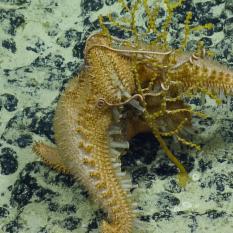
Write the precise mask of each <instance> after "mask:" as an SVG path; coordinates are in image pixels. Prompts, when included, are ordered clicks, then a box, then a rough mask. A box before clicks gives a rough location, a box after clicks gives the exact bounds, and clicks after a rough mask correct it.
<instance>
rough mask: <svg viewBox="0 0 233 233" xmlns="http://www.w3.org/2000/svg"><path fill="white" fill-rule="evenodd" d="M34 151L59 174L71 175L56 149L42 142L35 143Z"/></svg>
mask: <svg viewBox="0 0 233 233" xmlns="http://www.w3.org/2000/svg"><path fill="white" fill-rule="evenodd" d="M32 150H33V152H34V153H36V154H37V155H38V156H39V157H40V158H41V159H42V160H43V162H44V163H45V164H46V165H48V166H50V167H51V168H53V169H55V170H56V171H58V172H62V173H66V174H69V170H68V169H67V167H66V166H65V165H64V163H63V162H62V160H61V157H60V155H59V153H58V150H57V148H56V147H52V146H48V145H46V144H44V143H42V142H36V143H34V145H33V147H32Z"/></svg>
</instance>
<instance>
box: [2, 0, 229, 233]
mask: <svg viewBox="0 0 233 233" xmlns="http://www.w3.org/2000/svg"><path fill="white" fill-rule="evenodd" d="M120 11H121V9H120V6H119V5H117V4H116V3H115V0H105V1H104V0H81V1H80V0H69V1H68V0H67V1H62V0H0V232H4V233H5V232H7V233H68V232H75V233H91V232H92V233H94V232H98V225H99V222H100V220H101V219H102V218H103V216H104V213H102V211H100V210H99V209H98V207H97V206H96V205H95V204H94V203H92V202H91V201H90V200H89V198H88V193H87V192H85V191H84V190H83V189H82V187H80V186H79V184H78V183H77V182H75V181H74V180H73V179H72V177H70V176H65V175H63V174H58V173H56V172H54V171H52V170H51V169H49V168H48V167H46V166H44V165H43V164H42V162H40V161H39V159H38V158H37V157H36V156H35V155H34V154H33V153H32V151H31V146H32V143H33V141H35V140H42V141H51V142H54V137H53V129H52V118H53V114H54V109H55V107H56V102H57V100H58V97H59V94H60V93H61V91H62V90H63V89H64V85H65V83H66V82H67V81H68V80H69V79H70V78H71V77H72V76H73V75H75V74H76V73H78V72H79V70H80V69H81V67H82V64H83V53H82V52H83V47H84V44H85V39H86V38H87V36H88V35H89V34H90V33H91V32H92V31H94V30H97V29H98V23H97V17H98V15H99V14H102V15H106V14H107V13H108V12H116V14H119V12H120ZM185 11H192V12H193V20H192V24H198V23H200V24H204V23H207V22H213V23H214V25H215V28H214V29H213V30H211V31H209V32H208V33H207V34H204V35H202V34H198V33H197V34H195V35H193V36H192V38H191V42H190V43H189V49H192V46H193V45H194V44H195V43H193V42H194V41H195V40H197V39H200V38H203V39H202V40H203V41H204V42H205V44H206V47H210V48H212V49H213V50H215V51H216V59H217V60H219V61H221V62H222V63H224V64H226V65H228V66H231V67H232V68H233V55H232V54H233V53H232V51H233V48H232V41H233V2H232V0H213V1H207V0H192V1H190V0H187V1H186V3H185V4H184V5H183V6H182V8H181V9H179V10H177V11H176V24H174V27H173V30H172V35H173V39H172V43H173V45H174V46H175V45H176V43H177V39H178V38H179V34H178V33H177V32H176V29H177V28H178V26H179V25H181V22H183V21H184V14H185ZM163 14H164V12H163V11H161V16H163ZM174 22H175V21H174ZM111 31H112V33H113V34H114V35H117V36H120V37H122V36H124V35H123V34H122V32H121V31H119V30H117V29H116V28H115V29H114V28H112V30H111ZM176 37H177V39H175V38H176ZM191 104H195V106H196V108H197V109H203V110H204V111H205V112H206V113H207V114H208V115H209V117H208V118H207V119H206V120H200V119H194V122H193V123H194V126H195V130H194V131H196V132H195V133H194V134H193V135H192V140H193V141H194V142H196V143H199V144H201V145H202V152H201V153H197V152H195V151H192V150H189V149H188V148H186V147H179V146H177V145H176V143H175V142H174V141H172V140H169V146H170V147H171V148H172V150H173V151H174V152H175V153H176V154H177V156H178V157H179V159H180V160H181V161H182V162H183V164H184V165H185V166H186V168H187V170H188V171H189V172H190V177H191V182H190V183H189V184H188V185H187V187H186V188H185V189H181V188H180V187H179V186H178V184H177V179H176V174H177V169H176V168H175V167H174V165H173V164H171V163H170V162H169V161H168V159H167V158H166V157H165V156H164V154H163V152H162V151H161V149H160V148H159V145H158V143H157V142H156V140H155V139H154V138H153V137H152V135H150V134H147V135H138V136H137V137H136V138H134V139H133V140H132V141H131V142H130V145H131V148H130V151H129V152H128V153H127V154H126V155H125V157H123V158H122V170H126V171H127V172H128V173H129V174H130V175H131V177H132V183H133V184H138V188H134V189H132V198H133V199H134V200H135V201H136V202H137V203H138V209H139V210H140V211H141V216H139V217H138V223H137V224H138V226H139V227H138V230H137V232H141V230H140V227H142V228H143V230H144V232H145V233H165V232H169V233H176V232H177V233H212V232H222V233H231V232H232V231H233V101H232V100H231V98H228V99H227V100H226V101H225V104H224V105H223V106H221V107H217V106H216V105H215V104H214V102H213V101H211V100H210V99H207V101H206V104H204V105H200V99H198V98H196V99H194V100H192V101H191Z"/></svg>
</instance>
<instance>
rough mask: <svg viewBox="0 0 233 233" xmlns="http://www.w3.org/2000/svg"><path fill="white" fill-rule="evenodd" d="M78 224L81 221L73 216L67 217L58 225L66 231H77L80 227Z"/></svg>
mask: <svg viewBox="0 0 233 233" xmlns="http://www.w3.org/2000/svg"><path fill="white" fill-rule="evenodd" d="M80 224H81V219H80V218H78V217H74V216H70V217H67V218H65V219H64V220H63V221H62V222H61V223H60V225H61V226H62V227H63V228H64V229H66V230H68V231H73V230H75V229H77V228H78V227H80Z"/></svg>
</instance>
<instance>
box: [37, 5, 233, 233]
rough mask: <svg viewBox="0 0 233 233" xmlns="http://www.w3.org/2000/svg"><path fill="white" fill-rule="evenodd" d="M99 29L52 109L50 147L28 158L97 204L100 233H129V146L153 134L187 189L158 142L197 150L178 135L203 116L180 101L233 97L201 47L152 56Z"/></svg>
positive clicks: (230, 79) (232, 79)
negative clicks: (68, 178) (125, 160)
mask: <svg viewBox="0 0 233 233" xmlns="http://www.w3.org/2000/svg"><path fill="white" fill-rule="evenodd" d="M144 2H146V1H144ZM148 14H149V13H148ZM132 15H133V14H132ZM134 17H135V16H134ZM151 18H152V16H151ZM187 18H188V17H187ZM187 21H188V20H187ZM100 24H101V19H100ZM101 25H102V29H103V30H102V32H101V33H96V34H93V35H91V36H90V37H89V38H88V39H87V41H86V46H85V49H84V54H85V68H84V69H83V70H82V71H81V72H80V74H79V75H78V76H77V77H74V78H73V79H71V80H70V81H69V83H68V85H67V86H66V88H65V91H64V93H63V94H62V95H61V97H60V99H59V101H58V104H57V108H56V111H55V117H54V133H55V141H56V145H52V146H48V145H46V144H44V143H41V142H38V143H35V144H34V146H33V151H34V152H35V153H36V154H38V155H39V156H40V157H41V158H42V159H43V161H44V162H45V163H46V164H48V165H49V166H50V167H52V168H54V169H55V170H57V171H59V172H64V173H67V174H71V175H73V176H74V177H75V178H76V179H77V180H78V181H79V182H80V183H81V184H82V185H83V186H84V187H85V188H86V189H87V190H88V191H89V193H90V195H91V196H92V198H93V199H94V200H96V202H98V203H99V204H100V206H101V208H103V209H104V210H105V212H106V213H107V219H106V220H103V222H102V223H101V226H100V229H101V232H102V233H131V232H133V229H134V225H135V224H134V221H135V218H136V214H135V212H134V203H132V201H131V199H130V191H129V190H130V188H131V182H130V180H129V177H127V175H126V174H125V173H123V172H121V170H120V165H121V164H120V156H121V155H122V154H123V153H124V152H125V150H127V149H128V147H129V144H128V140H130V139H131V138H132V137H134V136H135V135H136V134H138V133H140V132H152V133H153V134H154V136H155V137H156V139H157V140H158V142H159V144H160V146H161V148H162V149H163V150H164V152H165V154H166V155H167V156H168V157H169V159H170V160H171V161H172V162H174V164H175V165H176V166H177V167H178V169H179V171H180V174H179V180H180V184H181V185H183V186H185V184H186V183H187V181H188V174H187V172H186V170H185V168H184V167H183V165H182V164H181V163H180V162H179V161H178V160H177V158H176V157H175V156H174V155H173V153H172V152H171V151H170V149H169V148H168V146H167V145H166V142H165V140H164V139H163V138H164V137H169V136H174V137H176V138H177V139H178V141H180V142H181V143H183V144H185V145H188V146H191V147H194V148H196V149H200V148H199V146H198V145H196V144H194V143H192V142H190V141H188V140H186V139H185V138H184V137H183V136H182V135H183V131H184V130H185V129H186V128H188V127H191V125H192V124H191V119H192V116H193V115H197V116H199V117H205V115H204V114H203V113H201V112H195V111H194V110H192V109H191V108H190V107H189V106H188V104H186V103H185V102H184V100H183V99H184V97H186V96H193V95H194V94H195V93H204V94H207V95H209V96H210V97H212V98H214V99H215V100H216V101H217V102H219V100H218V98H217V95H218V94H219V93H220V92H223V93H225V94H226V95H227V94H229V95H230V94H232V91H233V72H232V71H230V70H228V69H226V68H222V67H221V66H220V65H216V63H213V62H212V61H210V60H208V59H206V58H205V56H206V51H205V49H204V48H203V47H202V46H200V47H199V48H198V49H197V51H196V52H194V53H193V54H188V53H185V52H182V51H181V50H179V49H177V50H173V49H168V50H166V48H163V49H156V46H155V45H154V44H153V46H148V45H146V44H143V43H141V42H139V41H138V35H137V33H136V32H135V27H134V25H132V31H133V32H134V34H135V38H136V39H137V40H136V42H135V43H134V44H132V43H130V44H129V43H127V41H123V40H119V39H117V38H114V37H112V36H111V35H110V34H109V33H108V32H107V29H106V28H105V27H104V26H103V24H101ZM150 27H151V28H152V26H150ZM158 38H160V39H161V38H163V36H158ZM119 43H120V44H121V47H119V46H118V45H119ZM158 43H159V42H158ZM185 43H186V42H184V44H185Z"/></svg>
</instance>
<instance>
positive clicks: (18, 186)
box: [10, 162, 56, 208]
mask: <svg viewBox="0 0 233 233" xmlns="http://www.w3.org/2000/svg"><path fill="white" fill-rule="evenodd" d="M40 167H41V163H40V162H33V163H29V164H27V165H26V166H25V168H24V169H23V170H22V171H21V172H20V174H19V178H18V179H17V180H16V182H15V184H14V185H13V189H12V191H11V198H10V203H11V205H12V206H13V207H19V208H20V207H23V206H25V205H27V204H28V203H29V202H30V201H31V200H32V198H33V201H36V202H40V201H47V202H50V201H51V200H52V199H53V198H54V197H55V196H56V193H55V192H53V191H52V190H50V189H47V188H44V187H42V186H40V185H39V184H38V183H37V180H36V178H35V177H34V174H35V173H38V172H39V171H40Z"/></svg>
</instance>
